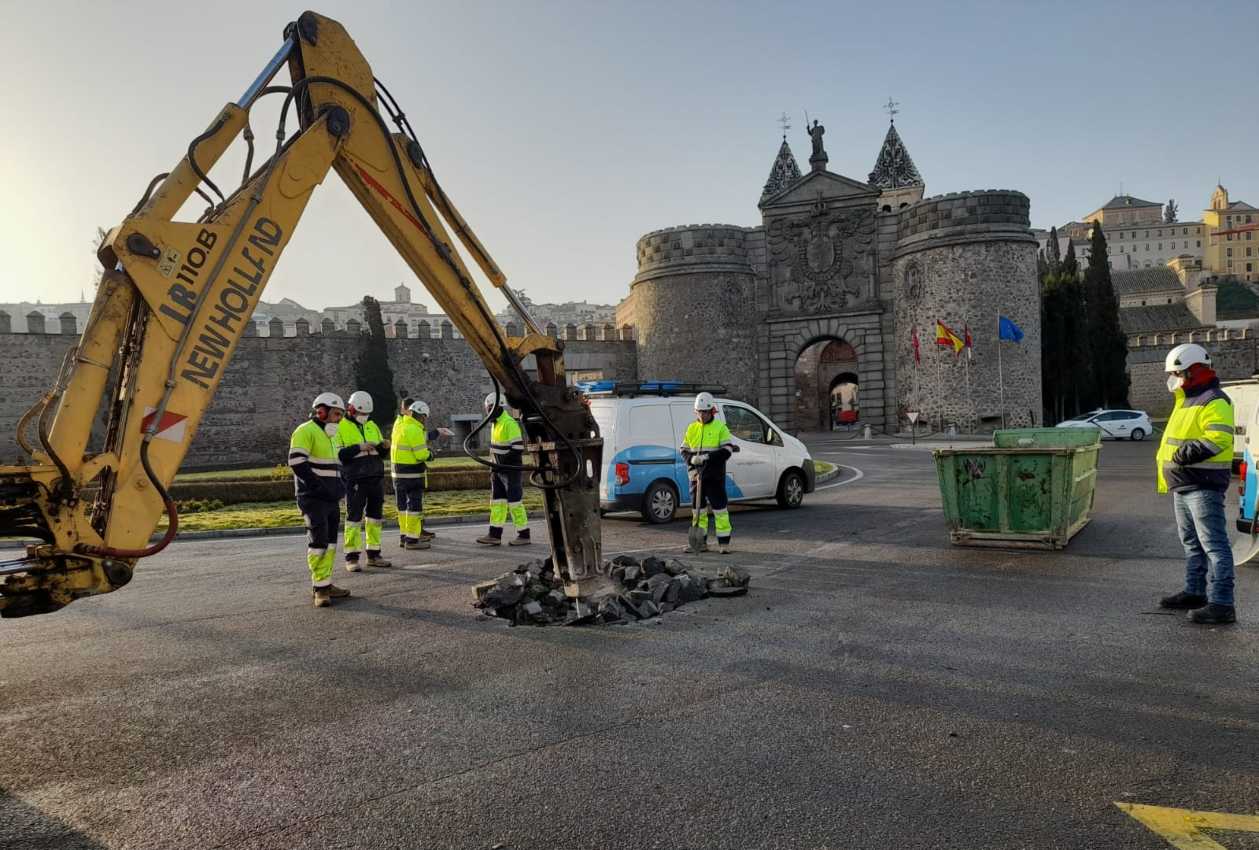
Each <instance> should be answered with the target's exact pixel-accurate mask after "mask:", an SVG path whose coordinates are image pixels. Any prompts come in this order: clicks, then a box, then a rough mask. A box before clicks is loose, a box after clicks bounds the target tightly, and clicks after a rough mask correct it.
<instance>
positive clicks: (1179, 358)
mask: <svg viewBox="0 0 1259 850" xmlns="http://www.w3.org/2000/svg"><path fill="white" fill-rule="evenodd" d="M1195 363H1201V364H1202V365H1203V366H1210V365H1211V355H1210V354H1208V353H1207V350H1206V349H1205V348H1203V347H1202V346H1200V345H1198V344H1197V343H1196V342H1186V343H1183V344H1181V345H1178V346H1176V347H1175V348H1173V349H1172V350H1171V351H1169V352H1167V361H1166V363H1164V364H1163V371H1164V372H1183V371H1185V370H1186V369H1188V368H1189V367H1190V366H1192V365H1193V364H1195Z"/></svg>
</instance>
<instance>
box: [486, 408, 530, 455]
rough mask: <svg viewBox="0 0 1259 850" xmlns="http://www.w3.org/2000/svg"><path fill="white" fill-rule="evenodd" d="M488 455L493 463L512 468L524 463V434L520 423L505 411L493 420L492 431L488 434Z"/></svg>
mask: <svg viewBox="0 0 1259 850" xmlns="http://www.w3.org/2000/svg"><path fill="white" fill-rule="evenodd" d="M490 454H491V455H492V456H493V460H494V462H495V463H507V464H512V465H514V466H519V465H520V464H522V463H524V459H525V436H524V432H523V431H521V430H520V423H519V422H517V421H516V420H515V419H513V418H512V415H511V414H510V413H508V412H507V411H506V410H504V411H503V412H502V413H500V414H499V416H498V419H496V420H494V429H493V430H492V431H491V432H490Z"/></svg>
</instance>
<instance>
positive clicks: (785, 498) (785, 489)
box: [777, 469, 804, 508]
mask: <svg viewBox="0 0 1259 850" xmlns="http://www.w3.org/2000/svg"><path fill="white" fill-rule="evenodd" d="M777 498H778V507H780V508H798V507H800V505H801V504H803V502H804V476H803V475H801V474H800V473H799V472H797V471H796V470H794V469H790V470H788V471H787V472H786V473H784V474H783V477H782V480H781V481H779V482H778V496H777Z"/></svg>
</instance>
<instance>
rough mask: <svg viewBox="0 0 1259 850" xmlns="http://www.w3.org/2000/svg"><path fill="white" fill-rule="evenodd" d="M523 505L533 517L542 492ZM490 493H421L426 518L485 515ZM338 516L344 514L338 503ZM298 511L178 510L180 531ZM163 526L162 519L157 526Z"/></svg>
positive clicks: (272, 520)
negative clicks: (340, 510) (185, 512)
mask: <svg viewBox="0 0 1259 850" xmlns="http://www.w3.org/2000/svg"><path fill="white" fill-rule="evenodd" d="M525 509H526V510H527V511H529V513H530V514H531V515H533V516H534V517H536V516H538V514H539V512H540V511H541V510H542V492H541V491H540V490H537V489H535V488H532V487H526V488H525ZM489 512H490V494H489V493H488V492H481V491H480V490H443V491H437V492H433V493H425V494H424V516H425V518H427V519H434V518H436V517H444V516H460V515H464V514H477V513H483V514H485V515H486V517H487V518H488V517H489ZM341 513H342V518H344V516H345V511H344V505H343V506H342V512H341ZM397 520H398V512H397V510H396V509H395V505H394V502H393V500H392V499H390V498H386V499H385V521H386V523H388V522H397ZM301 524H302V515H301V513H299V512H298V510H297V505H296V504H295V503H294V502H292V501H284V502H246V503H244V504H241V505H229V506H228V507H225V508H220V509H219V510H217V511H204V512H200V513H193V514H180V517H179V529H180V531H225V530H228V529H237V528H283V527H285V526H292V525H301ZM165 528H166V520H165V519H163V520H162V523H161V525H159V526H158V530H159V531H160V530H162V529H165Z"/></svg>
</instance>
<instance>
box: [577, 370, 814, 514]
mask: <svg viewBox="0 0 1259 850" xmlns="http://www.w3.org/2000/svg"><path fill="white" fill-rule="evenodd" d="M578 386H579V387H580V388H581V389H582V391H583V392H585V393H586V396H587V398H588V399H589V401H590V411H591V413H593V414H594V418H595V421H596V422H598V423H599V431H600V433H601V434H602V436H603V459H604V470H603V475H602V476H601V479H600V482H599V505H600V508H602V509H603V510H604V511H605V512H608V511H639V512H641V513H642V515H643V517H644V518H645V519H646V520H647V521H648V522H654V523H666V522H669V521H670V520H672V519H673V517H674V514H676V513H677V510H678V507H679V506H681V505H689V504H690V491H689V484H688V483H687V475H686V473H687V470H686V465H685V464H684V463H683V462H682V455H681V453H680V452H679V451H678V447H679V446H681V445H682V438H683V437H684V436H685V435H686V428H687V426H688V425H690V424H691V423H692V422H694V421H695V410H694V406H693V405H694V402H695V393H696V392H698V391H699V390H700V389H704V388H703V387H699V388H692V387H690V386H688V385H686V384H678V383H666V382H651V383H641V384H617V383H614V382H612V381H596V382H590V383H587V384H579V385H578ZM692 390H693V391H692ZM717 417H718V418H719V419H722V420H724V421H725V423H726V427H728V428H729V429H730V433H731V435H732V436H733V437H734V441H735V443H737V444H738V446H739V451H738V452H736V453H735V454H733V455H731V457H730V460H729V461H727V462H726V493H727V494H728V495H729V498H730V501H731V502H752V501H758V500H762V499H776V500H777V501H778V504H779V505H780V506H782V507H784V508H798V507H800V504H801V503H802V502H803V501H804V496H805V494H806V493H812V492H813V488H814V485H815V484H816V480H817V479H816V473H815V471H814V468H813V459H812V458H811V457H810V456H809V450H808V449H806V448H805V446H804V443H802V442H800V441H799V440H797V439H796V438H795V437H793V436H791V435H790V434H788V433H786V432H785V431H783V429H782V428H779V427H778V426H777V425H775V424H774V423H773V422H771V421H770V420H769V417H767V416H766V415H765V414H763V413H761V412H760V411H759V410H757V409H756V408H755V407H752V405H750V404H745V403H744V402H741V401H734V400H732V399H727V398H717Z"/></svg>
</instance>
